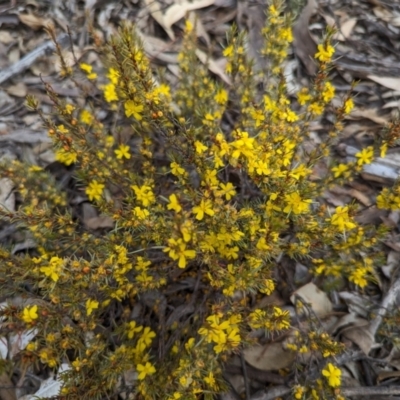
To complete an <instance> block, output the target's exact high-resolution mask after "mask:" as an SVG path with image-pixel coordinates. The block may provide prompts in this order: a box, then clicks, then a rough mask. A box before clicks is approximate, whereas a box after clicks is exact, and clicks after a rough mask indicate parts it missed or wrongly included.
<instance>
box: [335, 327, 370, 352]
mask: <svg viewBox="0 0 400 400" xmlns="http://www.w3.org/2000/svg"><path fill="white" fill-rule="evenodd" d="M364 321H365V323H366V324H368V321H367V320H364ZM342 335H343V336H344V337H346V338H347V339H349V340H351V341H352V342H353V343H354V344H356V345H357V346H358V347H359V348H360V350H361V351H362V352H363V353H364V354H365V355H368V354H369V352H370V351H371V349H372V347H373V346H374V344H375V338H374V335H373V334H372V333H371V332H370V331H369V330H368V329H367V327H366V325H362V326H361V327H358V326H356V327H350V328H347V329H345V330H344V331H343V332H342Z"/></svg>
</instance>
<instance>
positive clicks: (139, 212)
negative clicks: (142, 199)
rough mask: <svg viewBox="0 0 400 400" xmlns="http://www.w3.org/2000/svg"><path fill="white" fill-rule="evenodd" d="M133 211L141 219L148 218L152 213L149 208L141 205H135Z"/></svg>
mask: <svg viewBox="0 0 400 400" xmlns="http://www.w3.org/2000/svg"><path fill="white" fill-rule="evenodd" d="M132 212H133V214H134V215H135V217H137V218H138V219H140V220H143V219H146V218H147V217H148V216H149V215H150V213H149V211H148V210H146V209H145V208H140V207H135V208H134V210H133V211H132Z"/></svg>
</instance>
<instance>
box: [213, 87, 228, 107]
mask: <svg viewBox="0 0 400 400" xmlns="http://www.w3.org/2000/svg"><path fill="white" fill-rule="evenodd" d="M214 100H215V101H216V102H217V103H218V104H221V105H224V104H226V102H227V101H228V92H227V91H226V90H225V89H220V90H218V92H217V94H216V95H215V96H214Z"/></svg>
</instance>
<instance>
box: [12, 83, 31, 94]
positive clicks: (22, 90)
mask: <svg viewBox="0 0 400 400" xmlns="http://www.w3.org/2000/svg"><path fill="white" fill-rule="evenodd" d="M7 93H8V94H10V95H11V96H15V97H25V96H26V94H27V93H28V89H27V87H26V85H25V83H23V82H18V83H17V84H16V85H12V86H9V87H8V88H7Z"/></svg>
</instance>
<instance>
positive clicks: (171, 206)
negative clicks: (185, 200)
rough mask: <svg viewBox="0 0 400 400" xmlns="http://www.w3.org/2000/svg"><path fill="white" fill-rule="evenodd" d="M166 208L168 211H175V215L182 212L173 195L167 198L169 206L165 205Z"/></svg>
mask: <svg viewBox="0 0 400 400" xmlns="http://www.w3.org/2000/svg"><path fill="white" fill-rule="evenodd" d="M167 208H168V210H175V211H176V212H177V213H178V212H180V211H181V210H182V206H181V205H180V204H179V201H178V199H177V198H176V194H175V193H173V194H171V196H169V204H168V205H167Z"/></svg>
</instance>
